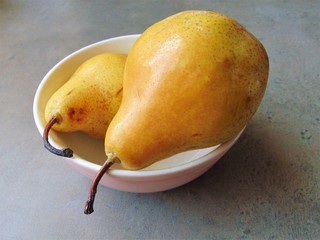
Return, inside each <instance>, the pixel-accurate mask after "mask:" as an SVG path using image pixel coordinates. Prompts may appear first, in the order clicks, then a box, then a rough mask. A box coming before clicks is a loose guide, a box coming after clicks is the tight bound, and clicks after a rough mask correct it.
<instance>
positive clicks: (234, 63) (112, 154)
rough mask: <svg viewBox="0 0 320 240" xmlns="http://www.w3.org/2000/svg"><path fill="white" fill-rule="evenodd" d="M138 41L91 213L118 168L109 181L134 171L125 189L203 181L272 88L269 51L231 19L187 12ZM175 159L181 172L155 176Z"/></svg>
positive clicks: (93, 189) (97, 178)
mask: <svg viewBox="0 0 320 240" xmlns="http://www.w3.org/2000/svg"><path fill="white" fill-rule="evenodd" d="M134 40H137V41H133V42H131V45H132V44H133V45H132V46H131V45H130V47H129V48H128V49H127V53H128V57H127V60H126V63H125V69H124V78H123V98H122V100H121V104H120V108H119V110H118V112H117V113H116V114H115V116H114V118H113V119H112V121H111V123H110V125H109V126H108V128H107V130H106V135H105V144H104V145H105V146H104V153H105V155H106V156H107V160H106V161H105V162H104V164H103V165H102V167H101V168H100V169H99V171H94V174H92V173H90V176H91V178H93V182H92V186H91V189H90V192H89V196H88V200H87V202H86V206H85V213H86V214H90V213H92V212H93V203H94V198H95V194H96V189H97V185H98V183H99V182H100V181H102V183H105V184H108V183H106V179H108V181H109V183H110V184H111V186H112V185H113V186H114V184H117V183H115V182H114V181H113V180H114V179H113V178H112V174H113V172H116V171H117V170H116V169H112V170H111V171H109V172H108V173H109V174H107V175H106V174H105V172H106V171H107V170H108V169H109V168H112V167H113V166H115V165H116V164H114V163H119V164H120V165H121V166H122V167H123V168H124V169H128V170H121V171H126V174H127V175H126V177H124V179H122V181H123V182H125V184H128V185H130V186H133V185H132V184H131V182H130V181H135V180H137V179H138V180H137V182H138V183H137V184H138V185H139V184H140V185H141V186H148V187H149V188H150V189H152V185H150V184H148V183H146V182H147V179H148V177H151V179H153V180H154V181H155V182H156V183H155V185H156V186H159V185H160V182H161V181H162V183H163V182H166V181H167V182H168V179H170V178H166V177H167V176H170V177H171V179H175V178H177V179H179V181H178V180H177V181H176V182H175V184H171V185H170V184H168V185H169V186H170V187H169V188H171V187H175V186H178V185H181V184H183V183H185V182H188V181H190V180H192V179H194V178H195V177H197V176H199V175H200V174H202V173H203V172H204V171H206V170H207V169H208V168H209V167H211V166H212V165H213V164H214V162H216V161H217V160H218V159H219V158H220V157H221V156H222V155H223V154H224V153H225V152H226V151H227V150H228V149H229V148H230V147H231V146H232V145H233V144H234V142H235V141H236V140H237V138H238V137H239V136H240V134H241V132H242V130H243V129H244V127H245V125H246V124H247V123H248V121H250V119H251V118H252V116H253V114H254V113H255V112H256V110H257V109H258V107H259V104H260V102H261V100H262V98H263V95H264V92H265V89H266V84H267V79H268V69H269V65H268V56H267V53H266V51H265V49H264V47H263V45H262V44H261V43H260V41H259V40H258V39H257V38H255V37H254V36H253V35H252V34H251V33H249V32H248V31H247V30H246V29H245V28H244V27H243V26H241V25H240V24H239V23H238V22H236V21H235V20H233V19H231V18H229V17H227V16H225V15H222V14H219V13H216V12H211V11H185V12H181V13H178V14H175V15H173V16H170V17H168V18H166V19H164V20H162V21H160V22H158V23H155V24H154V25H152V26H150V27H149V28H148V29H147V30H146V31H144V32H143V33H142V35H141V36H136V39H134ZM93 48H94V47H93ZM203 149H207V150H208V149H209V150H208V152H206V154H203V155H201V156H200V157H196V158H195V159H193V160H192V161H190V162H186V163H185V162H183V163H180V162H179V161H176V162H175V161H174V159H181V156H182V155H181V154H189V153H191V152H192V154H193V153H195V152H194V151H203ZM207 150H205V151H207ZM212 153H214V154H213V155H210V154H212ZM177 156H179V157H177ZM208 156H210V157H208ZM172 158H173V159H172ZM163 159H165V160H163ZM168 160H171V161H173V162H174V163H176V165H174V166H172V167H164V168H163V169H155V170H153V169H152V166H161V164H162V163H163V161H168ZM119 164H117V165H118V166H119ZM164 165H166V164H164ZM167 166H168V165H167ZM150 168H151V170H150ZM132 170H135V171H132ZM194 170H196V171H194ZM91 172H92V171H91ZM135 173H138V174H137V175H136V174H135ZM192 173H193V174H192ZM170 174H173V175H170ZM185 174H189V176H190V177H188V178H186V175H185ZM92 175H94V176H95V177H92ZM120 175H121V174H120ZM107 176H109V178H108V177H107ZM123 176H124V175H123ZM123 176H122V177H123ZM128 176H129V177H128ZM132 176H135V177H137V179H135V180H133V179H132V178H130V177H132ZM155 176H156V178H153V177H155ZM181 179H183V181H182V180H181ZM145 180H146V181H145ZM158 180H159V181H158ZM175 180H176V179H175ZM157 181H158V182H157ZM149 183H150V182H149ZM151 184H152V181H151ZM135 187H136V185H135ZM138 188H139V187H138ZM169 188H162V189H160V190H164V189H169Z"/></svg>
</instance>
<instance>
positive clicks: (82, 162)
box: [33, 34, 245, 179]
mask: <svg viewBox="0 0 320 240" xmlns="http://www.w3.org/2000/svg"><path fill="white" fill-rule="evenodd" d="M140 35H141V34H129V35H123V36H118V37H112V38H108V39H105V40H101V41H98V42H95V43H92V44H90V45H87V46H85V47H82V48H80V49H78V50H76V51H74V52H72V53H71V54H69V55H67V56H66V57H64V58H63V59H61V60H60V61H59V62H58V63H56V64H55V65H54V66H53V67H52V68H51V69H50V70H49V71H48V72H47V73H46V74H45V76H44V77H43V78H42V80H41V82H40V84H39V85H38V87H37V89H36V92H35V96H34V100H33V116H34V121H35V123H36V126H37V129H38V131H39V132H40V134H41V136H42V134H43V130H44V126H43V125H42V123H41V120H40V119H41V116H40V113H39V111H38V109H39V103H40V96H41V93H42V91H43V88H44V86H45V85H46V84H47V81H48V79H50V77H51V75H52V74H53V73H54V72H55V71H56V70H57V69H58V68H59V67H60V66H61V65H63V64H65V63H66V62H67V61H69V60H71V59H73V58H74V57H75V56H76V55H78V54H80V53H82V52H84V51H88V50H90V49H91V48H94V47H99V46H100V45H103V44H105V43H108V42H112V41H119V40H131V41H132V40H134V41H136V40H137V39H138V37H139V36H140ZM244 129H245V127H244V128H243V129H242V130H241V131H240V132H239V133H238V134H237V135H236V136H235V137H234V138H233V139H231V140H229V141H227V142H225V143H222V144H220V145H218V146H216V148H215V149H213V150H212V151H211V152H209V153H207V154H205V155H203V156H201V157H199V158H197V159H194V160H192V161H190V162H186V163H183V164H181V165H177V166H173V167H170V168H163V169H150V170H143V171H141V170H134V171H133V170H126V169H109V170H108V175H109V176H111V177H120V178H130V179H132V178H135V177H136V178H141V179H144V178H150V177H161V176H165V175H166V176H167V175H177V174H183V173H185V172H186V171H188V170H190V169H192V168H194V167H201V166H202V165H205V164H207V163H208V162H210V160H211V161H213V160H214V159H215V158H216V157H218V156H219V155H221V154H223V153H225V152H226V151H228V150H229V148H231V147H232V145H233V144H234V143H235V142H236V141H237V140H238V139H239V137H240V136H241V134H242V133H243V131H244ZM49 140H50V141H51V143H52V145H58V144H56V142H55V141H54V140H53V139H52V138H51V137H50V136H49ZM57 147H60V146H57ZM212 147H214V146H212ZM195 150H200V149H195ZM62 159H64V160H65V161H67V162H68V163H70V164H75V165H77V166H79V167H84V168H86V169H87V170H90V171H94V172H97V171H99V169H100V167H101V165H99V164H96V163H93V162H90V161H88V160H86V159H83V158H80V157H79V156H77V154H76V153H75V154H74V156H73V157H72V158H64V157H62ZM217 160H218V159H216V160H215V161H217ZM213 163H214V162H213Z"/></svg>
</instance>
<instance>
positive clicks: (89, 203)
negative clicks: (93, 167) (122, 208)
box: [84, 158, 113, 215]
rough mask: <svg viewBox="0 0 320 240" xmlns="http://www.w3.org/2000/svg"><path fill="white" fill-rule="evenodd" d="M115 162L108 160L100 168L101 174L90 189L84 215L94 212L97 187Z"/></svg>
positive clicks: (99, 173)
mask: <svg viewBox="0 0 320 240" xmlns="http://www.w3.org/2000/svg"><path fill="white" fill-rule="evenodd" d="M112 164H113V162H112V161H111V160H110V159H109V158H108V159H107V160H106V161H105V162H104V164H103V165H102V167H101V168H100V170H99V172H98V173H97V175H96V177H95V178H94V179H93V181H92V183H91V187H90V191H89V194H88V199H87V201H86V205H85V207H84V214H87V215H89V214H91V213H93V212H94V210H93V203H94V199H95V196H96V193H97V187H98V184H99V182H100V180H101V178H102V176H103V174H105V172H106V171H107V170H108V169H109V168H110V167H111V166H112Z"/></svg>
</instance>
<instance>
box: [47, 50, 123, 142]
mask: <svg viewBox="0 0 320 240" xmlns="http://www.w3.org/2000/svg"><path fill="white" fill-rule="evenodd" d="M126 59H127V55H126V54H119V53H103V54H99V55H97V56H94V57H92V58H90V59H88V60H87V61H85V62H84V63H83V64H81V66H80V67H79V68H78V69H77V70H76V71H75V73H74V74H73V75H72V76H71V78H70V79H69V80H68V81H67V82H66V83H65V84H64V85H63V86H62V87H61V88H60V89H58V90H57V91H56V92H55V93H54V94H53V95H52V97H51V98H50V99H49V101H48V103H47V105H46V108H45V120H46V121H47V122H49V121H50V119H51V118H52V117H57V119H58V121H57V123H56V124H54V125H53V126H52V128H53V129H54V130H56V131H60V132H76V131H81V132H85V133H87V134H88V135H90V136H92V137H95V138H100V139H104V137H105V133H106V130H107V127H108V125H109V123H110V122H111V119H112V118H113V117H114V115H115V114H116V112H117V111H118V108H119V106H120V102H121V99H122V83H123V74H124V67H125V62H126Z"/></svg>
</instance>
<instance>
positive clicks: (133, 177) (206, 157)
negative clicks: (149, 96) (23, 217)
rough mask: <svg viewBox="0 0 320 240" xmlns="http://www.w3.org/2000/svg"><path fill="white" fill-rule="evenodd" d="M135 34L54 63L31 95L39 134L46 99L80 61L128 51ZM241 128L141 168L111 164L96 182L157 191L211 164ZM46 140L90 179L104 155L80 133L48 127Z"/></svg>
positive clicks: (99, 146)
mask: <svg viewBox="0 0 320 240" xmlns="http://www.w3.org/2000/svg"><path fill="white" fill-rule="evenodd" d="M138 37H139V35H128V36H122V37H117V38H111V39H107V40H104V41H101V42H97V43H95V44H92V45H89V46H87V47H84V48H82V49H80V50H78V51H76V52H74V53H73V54H71V55H69V56H67V57H66V58H64V59H63V60H62V61H60V62H59V63H58V64H57V65H56V66H54V67H53V68H52V69H51V70H50V71H49V72H48V73H47V74H46V76H45V77H44V78H43V80H42V81H41V83H40V85H39V87H38V89H37V91H36V94H35V98H34V103H33V114H34V120H35V123H36V126H37V128H38V130H39V132H40V134H41V135H42V134H43V130H44V127H45V124H46V122H45V120H44V109H45V105H46V103H47V101H48V99H49V98H50V96H51V95H52V94H53V93H54V92H55V91H56V90H57V89H58V88H59V87H60V86H61V85H62V84H63V83H65V82H66V81H67V80H68V78H69V77H70V76H71V75H72V73H73V72H74V71H75V70H76V69H77V67H78V66H79V65H80V64H81V63H82V62H84V61H85V60H87V59H88V58H91V57H93V56H95V55H97V54H99V53H102V52H119V53H128V52H129V50H130V48H131V46H132V45H133V43H134V42H135V41H136V40H137V38H138ZM242 132H243V130H242V131H241V132H240V133H239V134H238V136H237V137H235V138H234V139H232V140H230V141H228V142H226V143H223V144H221V145H219V146H214V147H210V148H205V149H199V150H193V151H188V152H184V153H180V154H177V155H175V156H172V157H170V158H168V159H164V160H162V161H159V162H157V163H155V164H153V165H151V166H149V167H147V168H145V169H142V170H138V171H130V170H125V169H123V168H121V165H119V164H114V165H113V166H112V167H111V169H110V170H109V171H108V174H105V175H104V176H103V178H102V179H101V181H100V183H101V184H102V185H104V186H106V187H109V188H113V189H117V190H121V191H127V192H157V191H164V190H168V189H171V188H175V187H178V186H181V185H183V184H185V183H187V182H190V181H191V180H193V179H195V178H197V177H198V176H200V175H201V174H203V173H204V172H206V171H207V170H208V169H209V168H211V167H212V166H213V165H214V164H215V163H216V162H217V161H218V160H219V159H220V158H221V157H222V156H223V155H224V154H225V153H226V152H227V151H228V150H229V149H230V148H231V147H232V145H233V144H234V143H235V142H236V140H237V139H238V138H239V137H240V135H241V134H242ZM49 141H50V142H51V144H52V145H53V146H55V147H57V148H64V147H70V148H71V149H72V150H73V151H74V156H73V157H72V158H63V159H64V160H65V161H66V162H67V163H69V164H71V166H72V167H74V168H75V169H77V170H78V171H79V172H81V173H83V174H84V175H85V176H87V177H89V178H90V179H93V178H94V177H95V175H96V173H97V172H98V170H99V169H100V167H101V165H102V163H103V162H104V161H105V158H106V157H105V154H104V146H103V141H101V140H96V139H93V138H90V137H88V136H87V135H85V134H83V133H58V132H55V131H53V130H52V131H51V132H50V137H49Z"/></svg>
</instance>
